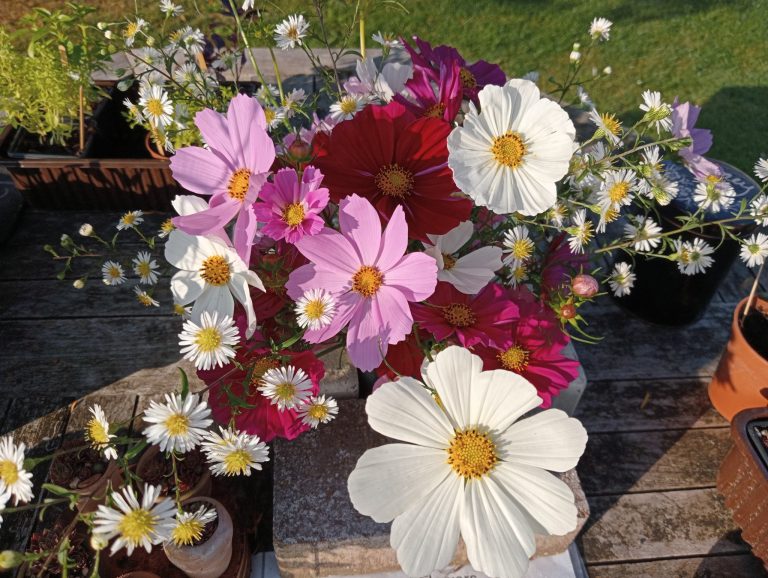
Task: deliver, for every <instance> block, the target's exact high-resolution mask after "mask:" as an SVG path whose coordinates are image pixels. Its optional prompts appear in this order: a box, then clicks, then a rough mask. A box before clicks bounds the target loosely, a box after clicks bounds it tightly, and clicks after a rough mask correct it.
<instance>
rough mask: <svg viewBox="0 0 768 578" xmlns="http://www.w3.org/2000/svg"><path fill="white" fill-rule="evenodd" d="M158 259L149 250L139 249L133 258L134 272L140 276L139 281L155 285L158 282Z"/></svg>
mask: <svg viewBox="0 0 768 578" xmlns="http://www.w3.org/2000/svg"><path fill="white" fill-rule="evenodd" d="M157 269H158V266H157V261H155V260H154V259H153V258H152V255H150V254H149V252H147V251H139V253H138V255H136V257H135V258H134V259H133V272H134V273H136V275H138V276H139V283H143V284H144V285H154V284H155V283H157Z"/></svg>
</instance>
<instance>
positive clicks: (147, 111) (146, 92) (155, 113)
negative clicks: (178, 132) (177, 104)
mask: <svg viewBox="0 0 768 578" xmlns="http://www.w3.org/2000/svg"><path fill="white" fill-rule="evenodd" d="M139 106H140V107H141V108H142V113H143V114H144V117H145V118H146V119H147V121H149V124H150V125H152V126H153V127H155V128H165V127H167V126H169V125H170V124H171V123H172V122H173V117H172V115H173V102H172V101H171V99H170V98H168V93H167V92H165V89H164V88H163V87H162V86H160V85H157V84H151V85H143V86H142V87H141V89H140V90H139Z"/></svg>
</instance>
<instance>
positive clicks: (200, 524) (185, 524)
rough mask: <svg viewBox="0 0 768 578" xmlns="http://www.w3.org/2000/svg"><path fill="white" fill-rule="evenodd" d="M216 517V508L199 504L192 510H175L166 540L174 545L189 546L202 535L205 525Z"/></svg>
mask: <svg viewBox="0 0 768 578" xmlns="http://www.w3.org/2000/svg"><path fill="white" fill-rule="evenodd" d="M215 519H216V508H208V507H207V506H205V505H201V506H200V507H199V508H198V509H197V510H195V511H194V512H178V511H177V512H176V520H175V521H174V524H173V529H172V530H171V535H170V537H169V539H168V541H169V542H170V543H171V544H173V545H174V546H176V547H181V546H191V545H193V544H194V543H195V542H197V541H198V540H200V538H202V537H203V530H204V529H205V527H206V526H207V525H208V524H210V523H211V522H213V521H214V520H215Z"/></svg>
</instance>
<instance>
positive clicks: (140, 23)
mask: <svg viewBox="0 0 768 578" xmlns="http://www.w3.org/2000/svg"><path fill="white" fill-rule="evenodd" d="M146 25H147V21H146V20H144V19H143V18H137V19H136V21H129V22H128V24H126V26H125V30H124V31H123V38H124V39H125V45H126V46H129V47H130V46H133V43H134V41H135V40H136V35H137V34H139V33H140V32H141V31H142V30H144V27H145V26H146Z"/></svg>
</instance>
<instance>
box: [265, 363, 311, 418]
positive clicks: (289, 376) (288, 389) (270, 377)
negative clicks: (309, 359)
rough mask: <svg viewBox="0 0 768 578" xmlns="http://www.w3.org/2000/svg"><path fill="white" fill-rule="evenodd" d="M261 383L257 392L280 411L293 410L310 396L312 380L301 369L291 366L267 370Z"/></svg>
mask: <svg viewBox="0 0 768 578" xmlns="http://www.w3.org/2000/svg"><path fill="white" fill-rule="evenodd" d="M261 382H262V384H263V385H261V386H260V387H259V388H258V389H259V391H260V392H261V394H262V395H263V396H264V397H266V398H268V399H269V400H270V401H271V402H272V405H277V408H278V409H279V410H280V411H284V410H286V409H295V408H296V406H297V405H300V404H302V403H304V402H305V401H306V400H307V399H308V398H309V397H310V396H311V395H312V380H310V379H309V376H307V374H306V373H304V370H303V369H301V368H297V367H294V366H293V365H286V366H285V367H275V368H272V369H270V370H268V371H267V372H266V373H264V375H263V376H262V378H261Z"/></svg>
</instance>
